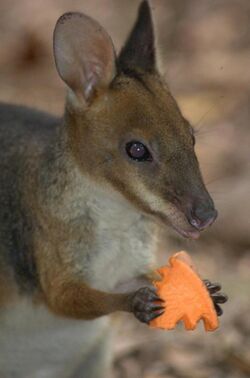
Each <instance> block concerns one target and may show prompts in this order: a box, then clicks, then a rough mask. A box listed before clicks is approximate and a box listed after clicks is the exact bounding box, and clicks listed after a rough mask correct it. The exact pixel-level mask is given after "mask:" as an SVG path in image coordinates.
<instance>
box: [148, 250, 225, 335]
mask: <svg viewBox="0 0 250 378" xmlns="http://www.w3.org/2000/svg"><path fill="white" fill-rule="evenodd" d="M157 272H158V273H159V274H160V275H161V277H162V280H161V281H154V282H153V284H154V286H155V287H156V289H157V294H158V296H159V297H160V298H161V299H163V300H164V302H165V303H164V306H165V311H164V313H163V314H162V315H160V316H159V317H158V318H155V319H154V320H152V321H151V322H150V326H151V327H154V328H162V329H167V330H170V329H173V328H175V326H176V324H177V323H178V322H179V321H181V320H182V321H183V322H184V325H185V328H186V329H187V330H193V329H195V328H196V325H197V322H198V321H199V320H200V319H202V320H203V322H204V326H205V330H206V331H214V330H215V329H216V328H218V326H219V322H218V317H217V314H216V311H215V308H214V304H213V301H212V299H211V297H210V294H209V292H208V290H207V288H206V285H205V283H204V282H203V281H202V279H201V278H200V277H199V275H198V274H197V273H196V271H195V268H194V266H193V263H192V260H191V257H190V256H189V255H188V254H187V253H186V252H183V251H182V252H178V253H176V254H175V255H174V256H172V257H171V258H170V259H169V266H164V267H162V268H160V269H158V270H157Z"/></svg>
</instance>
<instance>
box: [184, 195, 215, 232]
mask: <svg viewBox="0 0 250 378" xmlns="http://www.w3.org/2000/svg"><path fill="white" fill-rule="evenodd" d="M217 216H218V212H217V210H216V209H215V208H214V205H213V202H212V201H211V200H208V201H202V202H196V203H195V204H194V205H193V206H192V207H191V209H190V211H188V213H187V219H188V221H189V223H190V224H191V225H192V226H193V227H195V228H196V229H197V230H199V231H202V230H204V229H206V228H207V227H209V226H211V225H212V224H213V223H214V221H215V220H216V218H217Z"/></svg>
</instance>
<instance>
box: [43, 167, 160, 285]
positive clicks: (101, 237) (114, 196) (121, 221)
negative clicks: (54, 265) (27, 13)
mask: <svg viewBox="0 0 250 378" xmlns="http://www.w3.org/2000/svg"><path fill="white" fill-rule="evenodd" d="M71 175H72V176H71V177H70V178H69V180H68V182H69V184H68V185H67V186H66V187H64V191H63V192H62V193H61V194H60V196H59V197H58V202H55V201H56V200H57V199H55V198H53V204H52V206H53V209H54V208H56V216H57V217H58V218H59V220H60V221H62V222H63V223H64V224H65V225H66V229H67V230H70V231H69V238H70V239H71V240H70V243H68V240H66V241H65V242H64V244H63V245H62V244H61V245H60V248H59V249H60V250H62V251H65V253H64V256H67V258H69V259H71V260H70V264H74V265H75V268H76V271H77V273H79V274H81V273H82V274H83V277H84V279H86V280H87V282H89V284H90V285H91V286H92V287H94V288H97V289H102V290H112V289H114V288H115V286H116V285H117V284H120V283H123V282H125V281H129V280H131V279H132V278H135V277H137V276H138V275H140V274H143V273H146V272H147V271H148V270H149V269H150V267H152V266H153V263H154V252H155V242H156V237H155V235H154V225H153V223H152V222H151V220H149V219H148V218H146V217H144V216H143V215H142V214H141V213H140V212H139V211H138V210H137V209H136V208H135V207H134V205H132V204H130V203H129V202H128V201H127V200H126V199H125V198H123V196H122V195H121V194H119V193H118V192H116V191H115V190H113V189H112V188H111V187H108V188H106V187H102V186H99V185H97V184H96V183H93V182H91V181H90V180H89V179H87V178H86V177H84V176H82V175H79V173H78V172H76V173H74V172H73V169H72V170H71ZM47 198H49V199H50V198H51V196H49V195H48V196H47ZM44 206H45V204H44V202H43V207H44ZM48 206H49V207H50V204H48ZM49 211H50V209H48V212H49ZM52 211H53V210H52ZM53 214H54V213H53ZM45 223H46V222H45ZM45 226H46V225H45ZM75 230H77V232H76V231H75ZM49 231H50V230H48V232H49ZM75 235H76V236H75ZM59 243H61V240H60V238H58V240H57V245H59ZM68 263H69V260H68Z"/></svg>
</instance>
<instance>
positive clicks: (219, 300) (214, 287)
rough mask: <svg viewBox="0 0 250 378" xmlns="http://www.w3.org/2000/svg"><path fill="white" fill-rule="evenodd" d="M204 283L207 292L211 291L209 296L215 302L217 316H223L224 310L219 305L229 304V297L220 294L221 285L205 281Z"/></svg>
mask: <svg viewBox="0 0 250 378" xmlns="http://www.w3.org/2000/svg"><path fill="white" fill-rule="evenodd" d="M203 282H204V284H205V285H206V287H207V290H208V291H209V294H210V296H211V298H212V300H213V303H214V307H215V310H216V313H217V315H218V316H221V315H222V314H223V310H222V308H221V307H220V306H219V304H223V303H225V302H227V300H228V297H227V295H226V294H224V293H220V290H221V285H220V284H219V283H212V282H211V281H209V280H203Z"/></svg>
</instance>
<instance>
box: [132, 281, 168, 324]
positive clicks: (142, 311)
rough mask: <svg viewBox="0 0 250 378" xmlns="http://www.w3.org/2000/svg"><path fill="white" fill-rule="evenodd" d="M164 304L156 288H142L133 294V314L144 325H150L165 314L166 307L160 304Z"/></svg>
mask: <svg viewBox="0 0 250 378" xmlns="http://www.w3.org/2000/svg"><path fill="white" fill-rule="evenodd" d="M162 302H163V301H162V299H161V298H159V297H158V295H157V294H156V289H155V288H153V287H152V288H151V287H142V288H140V289H139V290H137V291H136V292H135V293H133V294H131V297H130V305H131V312H133V314H134V315H135V317H136V318H137V319H138V320H140V321H141V322H142V323H149V322H150V321H151V320H153V319H155V318H157V317H158V316H160V315H161V314H162V313H163V312H164V307H163V306H162V305H161V304H160V303H162Z"/></svg>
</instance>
